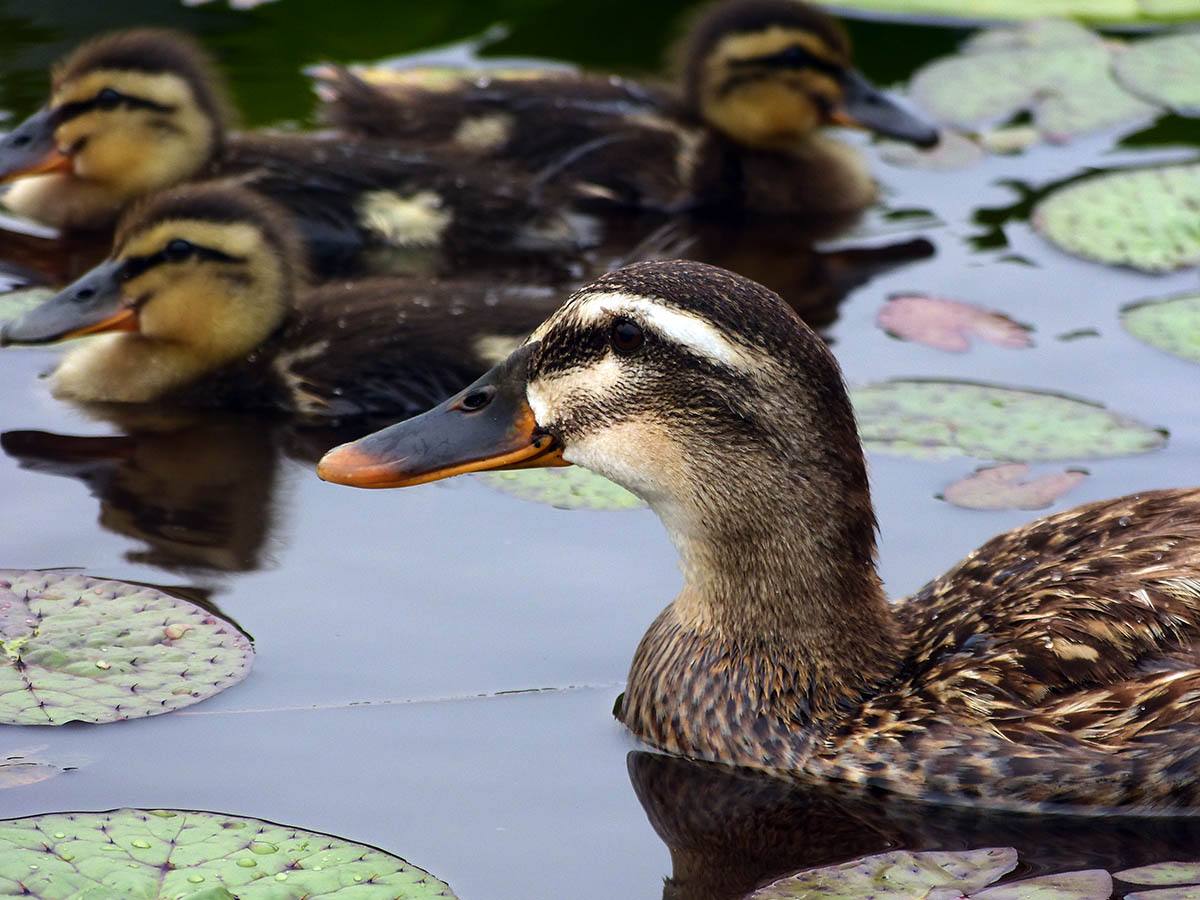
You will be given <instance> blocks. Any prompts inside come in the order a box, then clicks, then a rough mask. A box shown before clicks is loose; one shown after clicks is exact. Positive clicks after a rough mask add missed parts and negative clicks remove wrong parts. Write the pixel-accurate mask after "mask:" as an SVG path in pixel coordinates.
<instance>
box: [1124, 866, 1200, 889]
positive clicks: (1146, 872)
mask: <svg viewBox="0 0 1200 900" xmlns="http://www.w3.org/2000/svg"><path fill="white" fill-rule="evenodd" d="M1113 874H1114V875H1115V876H1116V877H1117V878H1120V879H1121V880H1122V881H1128V882H1129V883H1130V884H1148V885H1154V886H1158V885H1165V884H1196V883H1198V882H1200V862H1161V863H1154V864H1152V865H1149V866H1138V867H1137V868H1135V869H1125V870H1124V871H1122V872H1115V873H1113Z"/></svg>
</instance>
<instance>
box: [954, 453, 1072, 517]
mask: <svg viewBox="0 0 1200 900" xmlns="http://www.w3.org/2000/svg"><path fill="white" fill-rule="evenodd" d="M1028 476H1029V466H1028V465H1027V464H1025V463H1005V464H1003V465H999V466H985V467H984V468H982V469H976V470H975V471H974V472H973V473H972V474H970V475H968V476H966V477H965V478H960V479H959V480H958V481H956V482H954V483H953V484H952V485H950V486H949V487H947V488H946V490H945V492H944V493H943V494H942V499H943V500H945V501H947V502H948V503H953V504H954V505H955V506H961V507H963V508H964V509H1045V508H1046V507H1047V506H1049V505H1050V504H1052V503H1053V502H1054V501H1055V500H1057V499H1058V498H1059V497H1061V496H1062V495H1063V494H1065V493H1067V491H1069V490H1071V489H1072V488H1073V487H1075V485H1077V484H1079V483H1080V482H1081V481H1083V480H1084V479H1085V478H1087V472H1084V471H1082V470H1080V469H1067V470H1066V471H1064V472H1049V473H1047V474H1045V475H1041V476H1039V477H1037V478H1029V477H1028Z"/></svg>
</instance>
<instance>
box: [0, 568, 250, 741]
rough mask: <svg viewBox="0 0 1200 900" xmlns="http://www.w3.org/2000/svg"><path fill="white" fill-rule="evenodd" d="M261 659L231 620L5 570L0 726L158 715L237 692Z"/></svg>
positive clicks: (124, 591)
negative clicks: (236, 687) (255, 659)
mask: <svg viewBox="0 0 1200 900" xmlns="http://www.w3.org/2000/svg"><path fill="white" fill-rule="evenodd" d="M181 627H182V628H183V632H182V633H180V635H179V637H177V638H176V637H172V636H171V635H172V634H173V633H177V632H178V631H179V629H180V628H181ZM253 657H254V652H253V650H252V649H251V647H250V642H249V641H248V640H247V639H246V637H245V635H243V634H242V633H241V632H239V631H238V630H237V629H236V628H234V627H233V626H232V625H230V624H229V623H228V622H225V621H223V620H221V619H218V618H216V617H215V616H213V615H212V614H211V613H209V612H207V611H206V610H203V609H201V608H200V607H199V606H196V605H194V604H192V603H189V602H188V601H186V600H182V599H180V598H178V597H172V596H170V595H169V594H165V593H163V592H162V591H158V590H155V589H154V588H150V587H146V586H143V585H135V584H127V583H125V582H121V581H108V580H102V579H97V578H88V577H85V576H83V575H78V574H73V573H70V572H19V571H7V570H0V722H7V723H11V724H17V725H61V724H63V723H64V722H115V721H118V720H121V719H134V718H139V717H142V716H156V715H159V714H161V713H165V712H170V711H171V710H173V709H179V708H180V707H183V706H191V705H192V704H193V703H198V702H199V701H201V700H203V699H205V698H207V697H211V696H212V695H213V694H216V693H218V692H220V691H223V690H225V689H226V688H228V687H231V686H233V685H234V684H237V683H238V682H239V681H241V680H242V679H243V678H245V677H246V674H247V673H248V672H249V670H250V664H251V661H252V660H253Z"/></svg>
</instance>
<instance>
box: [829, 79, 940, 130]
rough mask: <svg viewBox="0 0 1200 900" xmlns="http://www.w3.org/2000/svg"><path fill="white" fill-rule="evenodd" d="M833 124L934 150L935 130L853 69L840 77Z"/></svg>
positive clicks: (832, 119) (831, 118)
mask: <svg viewBox="0 0 1200 900" xmlns="http://www.w3.org/2000/svg"><path fill="white" fill-rule="evenodd" d="M830 120H831V121H832V122H833V124H835V125H845V126H848V127H850V128H865V129H866V130H867V131H873V132H875V133H876V134H880V135H883V136H884V137H890V138H895V139H896V140H898V141H905V142H906V143H909V144H915V145H916V146H918V147H934V146H936V145H937V143H938V130H937V128H936V127H934V126H933V125H931V124H929V123H928V122H926V121H925V120H924V119H922V118H921V117H920V116H917V115H915V114H914V113H911V112H909V111H908V110H906V109H905V108H904V107H902V106H901V105H900V104H898V103H897V102H896V101H895V100H893V99H892V98H890V97H889V96H887V95H886V94H885V93H883V92H882V91H881V90H879V88H877V87H875V85H873V84H871V82H869V81H868V80H867V79H866V78H865V77H864V76H863V75H862V74H861V73H860V72H855V71H854V70H853V69H852V70H850V71H848V72H847V73H846V74H845V76H843V78H842V104H841V106H839V107H838V108H837V109H835V110H834V111H833V113H832V115H831V116H830Z"/></svg>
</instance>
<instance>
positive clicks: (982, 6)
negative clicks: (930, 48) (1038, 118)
mask: <svg viewBox="0 0 1200 900" xmlns="http://www.w3.org/2000/svg"><path fill="white" fill-rule="evenodd" d="M836 5H837V6H838V7H839V8H845V9H863V10H869V11H871V12H875V13H893V14H896V15H899V16H904V17H905V18H910V17H912V16H915V15H926V16H938V17H944V18H951V19H966V20H972V21H979V20H986V19H1040V18H1043V17H1047V16H1057V17H1060V18H1072V19H1085V20H1087V21H1091V22H1104V23H1118V22H1122V23H1132V22H1146V21H1151V22H1153V21H1163V20H1173V19H1188V18H1193V17H1195V16H1197V15H1200V0H838V2H837V4H836Z"/></svg>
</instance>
